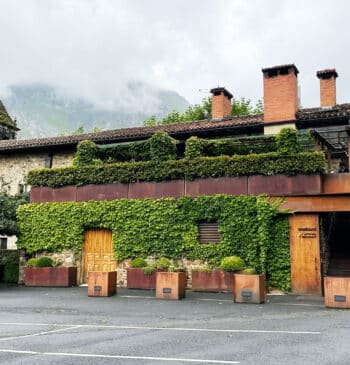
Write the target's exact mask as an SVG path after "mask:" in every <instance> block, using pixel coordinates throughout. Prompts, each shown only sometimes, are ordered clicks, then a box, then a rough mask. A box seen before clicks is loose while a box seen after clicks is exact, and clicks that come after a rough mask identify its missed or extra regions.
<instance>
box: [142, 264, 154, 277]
mask: <svg viewBox="0 0 350 365" xmlns="http://www.w3.org/2000/svg"><path fill="white" fill-rule="evenodd" d="M154 270H155V268H154V267H153V266H146V267H144V268H143V269H142V271H143V273H144V274H145V275H152V274H153V273H154Z"/></svg>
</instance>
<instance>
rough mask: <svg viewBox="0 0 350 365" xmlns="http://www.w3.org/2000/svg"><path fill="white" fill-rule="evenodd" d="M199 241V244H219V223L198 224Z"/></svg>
mask: <svg viewBox="0 0 350 365" xmlns="http://www.w3.org/2000/svg"><path fill="white" fill-rule="evenodd" d="M198 241H199V243H219V242H220V233H219V224H218V222H200V223H199V224H198Z"/></svg>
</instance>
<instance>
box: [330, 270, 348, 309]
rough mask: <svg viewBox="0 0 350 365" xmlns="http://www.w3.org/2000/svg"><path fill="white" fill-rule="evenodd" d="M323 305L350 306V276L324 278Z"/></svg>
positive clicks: (332, 306)
mask: <svg viewBox="0 0 350 365" xmlns="http://www.w3.org/2000/svg"><path fill="white" fill-rule="evenodd" d="M324 299H325V305H326V307H329V308H350V277H344V278H342V277H332V276H326V277H325V278H324Z"/></svg>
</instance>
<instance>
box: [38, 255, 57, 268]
mask: <svg viewBox="0 0 350 365" xmlns="http://www.w3.org/2000/svg"><path fill="white" fill-rule="evenodd" d="M52 266H54V265H53V261H52V259H51V258H50V257H39V258H38V259H37V261H36V267H52Z"/></svg>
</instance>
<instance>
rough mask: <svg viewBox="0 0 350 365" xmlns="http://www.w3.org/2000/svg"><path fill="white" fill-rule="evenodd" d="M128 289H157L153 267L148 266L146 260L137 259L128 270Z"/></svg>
mask: <svg viewBox="0 0 350 365" xmlns="http://www.w3.org/2000/svg"><path fill="white" fill-rule="evenodd" d="M127 288H128V289H155V288H156V274H155V268H154V267H153V266H147V262H146V260H144V259H142V258H135V259H134V260H132V261H131V262H130V267H128V268H127Z"/></svg>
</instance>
